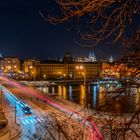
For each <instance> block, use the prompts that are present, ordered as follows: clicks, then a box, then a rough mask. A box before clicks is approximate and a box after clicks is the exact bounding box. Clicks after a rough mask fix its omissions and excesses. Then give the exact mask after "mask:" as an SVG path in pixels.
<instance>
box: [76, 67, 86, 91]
mask: <svg viewBox="0 0 140 140" xmlns="http://www.w3.org/2000/svg"><path fill="white" fill-rule="evenodd" d="M76 69H77V70H83V72H82V74H83V77H84V91H85V92H86V69H85V67H84V66H82V65H80V66H76Z"/></svg>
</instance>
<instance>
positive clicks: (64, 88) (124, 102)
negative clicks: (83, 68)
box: [40, 83, 140, 112]
mask: <svg viewBox="0 0 140 140" xmlns="http://www.w3.org/2000/svg"><path fill="white" fill-rule="evenodd" d="M119 87H121V84H120V83H116V84H114V83H107V84H102V83H99V84H92V85H87V87H86V89H84V86H83V85H58V86H56V85H54V86H50V87H44V88H40V90H43V91H44V92H45V93H48V94H57V95H58V96H59V97H60V98H63V99H66V100H70V101H72V102H75V103H78V104H80V105H81V106H86V105H90V108H93V109H98V110H104V111H113V112H133V111H134V110H138V109H139V108H140V104H139V103H140V95H139V91H140V89H139V88H133V87H131V88H127V89H126V90H125V91H124V92H123V93H121V94H120V95H119V94H118V93H117V92H115V89H116V88H119ZM85 91H86V92H85Z"/></svg>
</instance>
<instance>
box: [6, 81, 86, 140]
mask: <svg viewBox="0 0 140 140" xmlns="http://www.w3.org/2000/svg"><path fill="white" fill-rule="evenodd" d="M4 86H5V87H6V88H7V89H8V90H9V91H10V92H12V93H13V94H14V95H15V96H16V97H18V98H19V99H20V100H24V101H25V102H26V103H27V104H28V105H29V106H30V107H31V108H32V112H33V115H32V116H24V115H23V114H22V113H21V111H17V113H16V115H17V122H19V123H20V124H21V125H22V128H23V131H22V134H21V136H20V137H19V138H18V139H19V140H25V139H26V140H39V139H42V140H43V139H44V140H47V139H49V140H51V139H52V140H54V139H55V140H57V139H63V140H65V138H66V137H70V136H71V137H76V134H79V133H81V131H82V133H83V134H84V135H85V136H83V138H82V139H83V140H84V139H86V135H87V131H86V129H84V127H85V126H83V125H81V123H79V122H77V121H76V120H73V119H72V118H70V117H69V116H67V115H66V114H65V113H63V112H61V111H59V110H58V109H56V108H53V107H51V106H49V105H48V104H46V103H42V102H41V101H40V100H38V101H37V99H36V98H35V97H33V96H32V94H29V93H28V92H25V91H24V90H21V89H19V88H17V87H15V86H13V85H9V84H8V83H6V84H4ZM13 109H14V108H13ZM17 110H18V109H17ZM66 122H67V123H66ZM60 124H61V125H62V126H63V128H62V126H60ZM57 127H59V129H58V128H57ZM64 129H65V130H64ZM60 131H61V132H60ZM66 132H67V133H66ZM72 134H73V136H72ZM81 136H82V135H81ZM79 137H80V136H79ZM84 137H85V138H84ZM80 139H81V137H80V138H79V140H80Z"/></svg>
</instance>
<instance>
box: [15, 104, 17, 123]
mask: <svg viewBox="0 0 140 140" xmlns="http://www.w3.org/2000/svg"><path fill="white" fill-rule="evenodd" d="M15 123H17V102H15Z"/></svg>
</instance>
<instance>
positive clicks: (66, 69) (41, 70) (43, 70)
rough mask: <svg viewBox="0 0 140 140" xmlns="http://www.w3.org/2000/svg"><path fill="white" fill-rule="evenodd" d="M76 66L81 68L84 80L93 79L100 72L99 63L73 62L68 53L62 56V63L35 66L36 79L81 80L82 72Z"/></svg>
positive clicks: (45, 63) (100, 66)
mask: <svg viewBox="0 0 140 140" xmlns="http://www.w3.org/2000/svg"><path fill="white" fill-rule="evenodd" d="M76 66H83V67H84V68H85V71H86V78H87V79H93V78H95V77H97V76H99V73H100V72H101V70H102V63H101V62H94V63H93V62H74V61H73V58H72V56H71V54H70V53H66V54H65V55H64V58H63V61H62V62H61V61H53V60H51V61H46V62H43V63H40V64H37V65H36V78H37V79H81V78H83V74H84V71H83V70H77V69H76Z"/></svg>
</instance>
